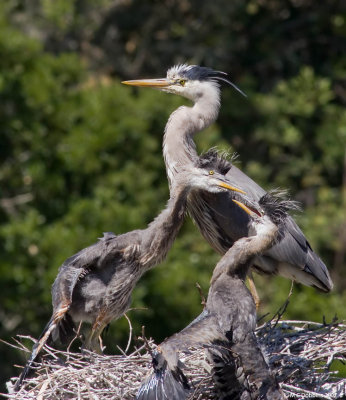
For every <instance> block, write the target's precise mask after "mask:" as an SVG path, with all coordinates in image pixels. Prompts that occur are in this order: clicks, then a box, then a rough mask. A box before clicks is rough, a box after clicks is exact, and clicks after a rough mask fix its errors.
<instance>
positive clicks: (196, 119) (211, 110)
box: [163, 87, 220, 187]
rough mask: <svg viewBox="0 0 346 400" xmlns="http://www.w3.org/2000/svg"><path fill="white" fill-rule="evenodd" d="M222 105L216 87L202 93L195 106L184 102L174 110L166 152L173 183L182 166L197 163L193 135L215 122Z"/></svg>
mask: <svg viewBox="0 0 346 400" xmlns="http://www.w3.org/2000/svg"><path fill="white" fill-rule="evenodd" d="M219 109H220V91H219V89H218V88H217V87H215V90H210V91H209V92H208V96H206V95H201V96H200V97H199V98H198V100H197V101H196V102H195V104H194V106H193V107H186V106H182V107H179V108H178V109H177V110H176V111H174V112H173V113H172V114H171V116H170V118H169V120H168V122H167V124H166V128H165V135H164V138H163V156H164V160H165V164H166V171H167V176H168V181H169V185H170V187H172V183H173V181H174V177H175V175H176V174H177V173H178V172H179V171H180V170H181V168H182V167H183V166H189V165H194V164H195V162H196V160H197V159H198V154H197V150H196V145H195V143H194V141H193V137H194V135H195V134H196V133H197V132H200V131H201V130H203V129H205V128H206V127H208V126H209V125H210V124H211V123H213V122H214V121H215V120H216V118H217V116H218V113H219Z"/></svg>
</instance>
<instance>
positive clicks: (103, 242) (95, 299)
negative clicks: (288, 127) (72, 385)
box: [16, 168, 235, 389]
mask: <svg viewBox="0 0 346 400" xmlns="http://www.w3.org/2000/svg"><path fill="white" fill-rule="evenodd" d="M196 189H199V190H203V191H213V192H222V191H226V190H231V189H233V188H232V187H231V186H230V182H226V180H225V179H224V176H222V175H220V174H218V173H214V171H210V170H206V169H203V168H190V169H188V170H185V171H183V172H182V173H181V174H179V177H178V179H177V181H176V182H175V185H174V188H172V191H171V196H170V199H169V201H168V204H167V207H166V209H165V210H163V211H162V212H161V213H160V214H159V215H158V216H157V217H156V218H155V219H154V221H153V222H151V223H150V224H149V226H148V227H147V228H146V229H138V230H134V231H131V232H127V233H124V234H121V235H114V234H113V233H111V232H108V233H105V234H104V236H103V237H102V238H101V239H99V241H98V242H97V243H95V244H93V245H91V246H89V247H87V248H85V249H83V250H81V251H80V252H78V253H77V254H75V255H73V256H72V257H70V258H68V259H67V260H66V261H65V262H64V263H63V265H62V266H61V267H60V268H59V272H58V275H57V277H56V279H55V282H54V283H53V286H52V304H53V314H52V317H51V319H50V321H49V322H48V324H47V326H46V327H45V329H44V331H43V333H42V334H41V336H40V338H39V340H38V341H37V343H36V344H35V345H34V347H33V350H32V354H31V356H30V358H29V360H28V363H27V365H26V367H25V369H24V371H23V373H22V374H21V377H20V378H19V379H18V381H17V383H16V389H18V388H19V387H20V385H21V383H22V381H23V379H25V377H26V376H27V375H28V373H29V371H30V370H31V367H32V365H33V363H34V362H35V360H36V359H37V356H38V355H39V352H40V350H41V349H42V347H43V346H44V344H45V343H47V342H51V341H53V342H55V341H58V340H60V341H62V342H66V341H68V340H69V339H70V338H71V336H73V334H74V333H75V325H76V324H77V323H79V322H88V323H90V324H91V331H90V334H89V335H88V337H87V339H86V341H85V343H84V347H85V348H87V349H93V350H97V349H99V337H100V335H101V333H102V331H103V329H104V328H105V326H107V325H108V324H109V323H110V322H111V321H112V320H114V319H117V318H119V317H121V316H122V315H123V314H124V313H125V312H126V310H127V309H128V308H129V306H130V303H131V294H132V291H133V289H134V287H135V285H136V283H137V282H138V280H139V278H140V277H141V276H142V275H143V274H144V273H145V272H146V271H147V270H148V269H150V268H152V267H154V266H155V265H157V264H159V263H160V262H161V261H162V260H163V259H164V258H165V256H166V255H167V252H168V251H169V249H170V247H171V246H172V244H173V241H174V239H175V238H176V235H177V233H178V231H179V229H180V227H181V225H182V223H183V220H184V215H185V210H186V202H187V197H188V195H189V194H190V193H192V192H193V190H196ZM234 189H235V188H234Z"/></svg>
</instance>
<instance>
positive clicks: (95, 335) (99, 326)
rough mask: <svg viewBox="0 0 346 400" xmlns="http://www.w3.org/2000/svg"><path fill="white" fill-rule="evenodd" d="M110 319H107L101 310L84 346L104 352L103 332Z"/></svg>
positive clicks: (100, 352)
mask: <svg viewBox="0 0 346 400" xmlns="http://www.w3.org/2000/svg"><path fill="white" fill-rule="evenodd" d="M108 323H109V321H108V320H106V319H105V315H104V313H103V312H101V313H100V314H99V315H98V316H97V318H96V320H95V322H94V323H93V325H92V327H91V331H90V334H89V335H88V337H87V338H86V340H85V343H84V345H83V348H85V349H87V350H92V351H95V353H98V354H102V353H103V344H102V339H101V334H102V331H103V330H104V328H105V327H106V326H107V325H108Z"/></svg>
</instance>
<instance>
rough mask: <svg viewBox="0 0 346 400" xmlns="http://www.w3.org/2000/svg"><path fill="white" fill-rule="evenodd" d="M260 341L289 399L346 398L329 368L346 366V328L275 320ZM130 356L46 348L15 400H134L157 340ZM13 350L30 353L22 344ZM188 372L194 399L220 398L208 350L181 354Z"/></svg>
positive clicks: (345, 382) (343, 384)
mask: <svg viewBox="0 0 346 400" xmlns="http://www.w3.org/2000/svg"><path fill="white" fill-rule="evenodd" d="M256 333H257V337H258V339H259V342H260V344H261V346H262V348H263V350H264V352H265V354H266V355H267V357H268V360H269V363H270V365H271V367H272V368H273V370H274V371H275V373H276V375H277V378H278V380H279V382H280V383H281V386H282V388H283V390H284V391H285V393H286V395H288V396H289V397H291V398H296V399H302V398H307V397H309V398H319V399H330V400H332V399H333V400H334V399H341V398H343V397H344V396H346V379H344V378H341V377H338V376H337V375H336V373H335V372H333V371H330V369H329V367H330V365H331V363H332V361H334V360H339V361H341V362H345V361H346V325H343V324H338V323H336V322H335V321H333V322H332V323H331V324H318V323H315V322H305V321H278V320H277V319H275V320H271V321H269V322H267V323H265V324H263V325H262V326H260V327H259V328H258V329H257V332H256ZM142 340H144V344H143V345H142V346H141V347H140V348H135V350H134V351H133V352H132V353H131V354H129V355H117V356H105V355H97V354H94V353H89V352H85V353H84V354H80V353H71V352H63V351H58V350H55V349H53V348H51V347H48V346H46V347H45V350H44V353H45V354H44V356H43V357H42V360H41V361H40V363H38V365H37V372H36V374H35V376H34V377H32V378H31V379H29V380H28V381H26V382H25V384H24V385H23V387H22V389H21V390H20V392H18V393H12V394H11V387H12V386H13V385H12V384H11V383H8V387H9V393H10V394H7V395H3V396H4V397H7V398H9V399H22V400H29V399H35V400H36V399H40V398H41V399H46V400H49V399H62V398H63V399H99V400H107V399H122V400H128V399H134V398H135V394H136V392H137V390H138V388H139V386H140V384H141V382H142V381H143V379H144V378H145V376H146V375H147V374H148V373H150V372H151V356H150V354H149V349H150V351H151V350H152V349H154V348H155V344H154V343H153V340H152V339H150V340H147V339H145V338H142ZM10 345H11V346H12V347H15V348H17V349H20V350H21V351H26V352H28V351H29V350H28V349H27V348H25V346H24V345H23V344H22V343H20V342H18V341H16V344H10ZM180 357H181V359H182V361H183V362H184V364H185V365H186V369H184V372H185V373H186V375H187V376H188V377H189V379H190V381H191V382H192V385H193V387H194V393H193V395H192V396H191V399H194V400H197V399H198V400H212V399H215V395H214V390H213V383H212V380H211V377H210V371H211V365H210V364H209V362H208V359H207V357H206V355H205V350H203V349H201V348H199V349H190V350H189V351H188V352H186V353H181V355H180Z"/></svg>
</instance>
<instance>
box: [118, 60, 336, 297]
mask: <svg viewBox="0 0 346 400" xmlns="http://www.w3.org/2000/svg"><path fill="white" fill-rule="evenodd" d="M124 83H125V84H129V85H135V86H147V87H153V88H157V89H160V90H162V91H165V92H169V93H174V94H178V95H181V96H183V97H186V98H188V99H189V100H191V101H192V102H193V103H194V104H193V106H192V107H187V106H182V107H179V108H178V109H177V110H175V111H174V112H173V113H172V114H171V116H170V118H169V120H168V122H167V125H166V128H165V135H164V140H163V155H164V159H165V163H166V169H167V175H168V179H169V182H170V184H171V185H172V184H173V183H174V180H175V179H176V176H177V173H178V172H179V171H180V170H181V169H182V168H184V167H186V166H196V165H198V164H199V163H200V157H199V156H198V154H197V151H196V146H195V143H194V140H193V137H194V135H195V134H196V133H197V132H199V131H201V130H203V129H205V128H206V127H207V126H209V125H210V124H211V123H213V122H214V121H215V120H216V118H217V115H218V113H219V108H220V84H221V83H228V84H231V85H232V86H233V87H235V85H234V84H233V83H232V82H230V80H229V79H228V76H227V74H226V73H224V72H220V71H213V70H212V69H210V68H205V67H199V66H197V65H192V66H191V65H185V64H184V65H178V66H175V67H172V68H171V69H169V70H168V72H167V77H166V78H163V79H157V80H155V79H152V80H137V81H126V82H124ZM236 89H237V90H239V89H238V88H236ZM213 160H214V161H215V157H214V158H211V159H210V160H209V161H210V163H209V165H210V167H211V168H213V169H216V167H215V165H213ZM216 162H218V161H217V159H216ZM224 174H225V177H227V178H229V179H230V180H231V181H232V182H237V184H238V187H240V188H241V189H242V190H244V191H245V192H246V193H247V195H248V196H249V197H250V198H251V199H252V200H253V201H255V202H258V201H259V199H260V198H261V197H262V196H263V195H264V194H265V193H266V192H265V190H263V189H262V188H261V187H260V186H259V185H257V184H256V183H255V182H254V181H253V180H252V179H251V178H249V177H248V176H247V175H245V174H244V173H243V172H241V171H240V170H239V169H238V168H237V167H235V166H234V165H232V164H229V169H228V171H227V172H226V171H224ZM231 200H232V199H231V197H230V196H229V195H228V194H227V193H225V194H218V195H215V194H209V193H208V194H207V193H202V192H198V191H196V192H195V193H194V194H193V195H191V196H189V199H188V211H189V213H190V215H191V216H192V218H193V219H194V221H195V223H196V225H197V226H198V228H199V230H200V232H201V234H202V235H203V236H204V238H205V239H206V240H207V241H208V242H209V244H210V245H211V246H212V247H213V248H214V249H215V250H216V251H217V252H219V253H220V254H225V252H226V251H227V250H228V249H229V247H230V246H232V244H233V243H234V241H236V240H238V239H240V238H241V237H244V236H248V235H249V231H248V223H249V218H248V216H247V215H246V214H245V213H244V212H243V211H242V210H240V209H239V207H237V206H236V205H235V204H234V203H233V202H232V201H231ZM254 268H255V269H256V270H257V271H258V272H262V273H267V274H280V275H282V276H284V277H286V278H289V279H292V280H294V281H297V282H300V283H303V284H305V285H308V286H314V287H316V288H318V289H320V290H322V291H325V292H328V291H330V290H331V289H332V287H333V284H332V281H331V279H330V276H329V273H328V270H327V268H326V266H325V265H324V263H323V262H322V261H321V260H320V258H319V257H318V256H317V255H316V254H315V253H314V251H313V250H312V248H311V246H310V244H309V242H308V241H307V239H306V238H305V236H304V234H303V233H302V231H301V230H300V229H299V227H298V225H297V224H296V223H295V222H294V220H293V219H292V218H291V217H288V218H287V220H286V224H285V226H284V227H283V228H282V240H281V241H280V243H278V244H277V245H275V246H273V247H272V248H271V249H270V250H268V251H267V252H266V253H265V254H264V255H262V256H259V257H257V258H256V259H255V260H254Z"/></svg>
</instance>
